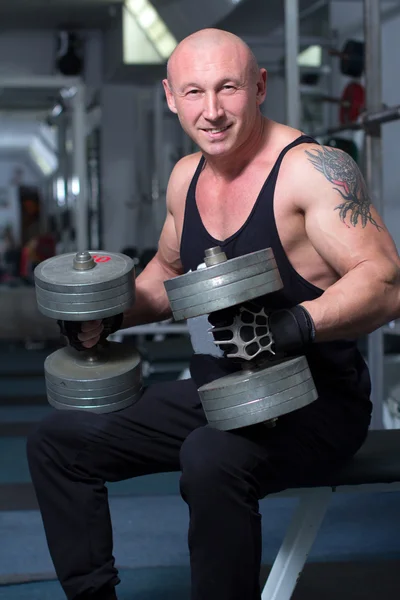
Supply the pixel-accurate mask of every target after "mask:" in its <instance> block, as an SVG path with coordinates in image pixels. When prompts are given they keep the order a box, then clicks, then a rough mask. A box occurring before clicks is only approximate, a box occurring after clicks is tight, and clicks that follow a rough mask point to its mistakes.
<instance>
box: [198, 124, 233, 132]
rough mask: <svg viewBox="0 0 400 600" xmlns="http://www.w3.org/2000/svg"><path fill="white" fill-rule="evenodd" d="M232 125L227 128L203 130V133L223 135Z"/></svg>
mask: <svg viewBox="0 0 400 600" xmlns="http://www.w3.org/2000/svg"><path fill="white" fill-rule="evenodd" d="M229 127H230V125H227V126H226V127H213V128H211V127H210V128H209V129H203V131H205V132H207V133H222V132H223V131H226V130H227V129H229Z"/></svg>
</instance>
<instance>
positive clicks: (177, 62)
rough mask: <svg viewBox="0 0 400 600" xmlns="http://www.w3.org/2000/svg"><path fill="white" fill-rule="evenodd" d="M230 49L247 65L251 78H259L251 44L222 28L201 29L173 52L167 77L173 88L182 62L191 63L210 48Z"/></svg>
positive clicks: (216, 49)
mask: <svg viewBox="0 0 400 600" xmlns="http://www.w3.org/2000/svg"><path fill="white" fill-rule="evenodd" d="M223 48H224V49H230V52H231V53H232V56H238V57H239V59H240V60H241V62H242V61H243V63H244V64H245V65H246V69H247V70H248V73H249V75H250V76H251V78H253V77H254V78H255V79H257V77H258V74H259V66H258V64H257V60H256V58H255V56H254V54H253V52H252V51H251V50H250V48H249V46H248V45H247V44H246V43H245V42H244V41H243V40H241V39H240V38H239V37H238V36H237V35H234V34H233V33H230V32H228V31H223V30H222V29H201V30H200V31H196V32H195V33H192V34H191V35H189V36H188V37H187V38H185V39H184V40H182V41H181V42H180V43H179V44H178V46H177V47H176V48H175V50H174V51H173V53H172V54H171V56H170V58H169V60H168V64H167V78H168V83H169V86H170V87H171V88H172V82H173V79H174V75H176V73H177V72H179V70H180V66H181V65H182V64H186V65H187V64H188V63H189V64H190V60H191V58H192V57H193V59H194V58H195V57H198V56H202V55H203V54H204V53H205V52H209V51H210V50H215V51H218V49H220V50H221V49H223Z"/></svg>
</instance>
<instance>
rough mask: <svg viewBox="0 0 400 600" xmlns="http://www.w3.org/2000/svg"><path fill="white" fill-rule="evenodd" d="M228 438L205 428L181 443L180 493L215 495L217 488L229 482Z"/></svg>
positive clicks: (219, 432) (221, 432)
mask: <svg viewBox="0 0 400 600" xmlns="http://www.w3.org/2000/svg"><path fill="white" fill-rule="evenodd" d="M227 436H229V434H227V433H226V432H223V431H218V430H216V429H211V428H208V427H201V428H199V429H196V430H195V431H193V432H192V433H191V434H190V435H189V436H188V437H187V438H186V440H185V441H184V443H183V444H182V447H181V452H180V464H181V470H182V476H181V480H180V487H181V492H182V494H183V495H184V496H187V495H189V494H191V493H192V492H196V495H198V494H197V492H200V493H201V494H204V493H207V494H209V493H211V492H216V491H217V489H218V486H219V485H220V484H221V483H222V482H223V481H225V480H226V479H227V478H229V472H230V470H231V466H230V461H229V453H228V452H229V451H228V447H229V443H228V440H227V439H226V438H227Z"/></svg>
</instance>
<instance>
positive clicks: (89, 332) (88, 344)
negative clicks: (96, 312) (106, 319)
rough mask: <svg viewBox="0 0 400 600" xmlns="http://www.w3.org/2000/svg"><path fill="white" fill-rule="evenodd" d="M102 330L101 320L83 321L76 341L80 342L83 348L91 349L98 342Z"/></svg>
mask: <svg viewBox="0 0 400 600" xmlns="http://www.w3.org/2000/svg"><path fill="white" fill-rule="evenodd" d="M103 330H104V326H103V322H102V321H101V320H97V321H83V322H82V324H81V330H80V332H79V333H78V339H79V341H80V342H82V346H83V347H84V348H93V346H95V345H96V344H97V342H98V341H99V339H100V336H101V334H102V332H103Z"/></svg>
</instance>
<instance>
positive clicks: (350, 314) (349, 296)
mask: <svg viewBox="0 0 400 600" xmlns="http://www.w3.org/2000/svg"><path fill="white" fill-rule="evenodd" d="M399 300H400V292H399V281H398V274H397V270H394V271H393V274H392V273H391V274H390V275H388V276H387V277H385V278H384V277H382V274H381V273H378V272H375V273H374V272H371V268H370V267H369V266H368V265H365V266H364V265H359V266H358V267H357V268H355V269H353V270H352V271H351V272H349V273H347V274H346V275H345V276H344V277H342V278H341V279H340V280H339V281H338V282H337V283H335V284H334V285H332V286H331V287H329V288H328V289H327V290H326V291H325V292H324V293H323V294H322V296H320V297H319V298H317V299H315V300H312V301H309V302H302V303H301V305H302V306H304V308H305V309H306V310H307V311H308V312H309V314H310V315H311V317H312V319H313V321H314V325H315V331H316V336H315V341H317V342H319V341H321V342H322V341H332V340H335V339H340V338H355V337H359V336H361V335H365V334H367V333H370V332H371V331H374V330H375V329H377V328H378V327H381V326H382V325H384V324H385V323H387V322H388V321H390V320H392V319H396V318H398V317H399V316H400V301H399Z"/></svg>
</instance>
